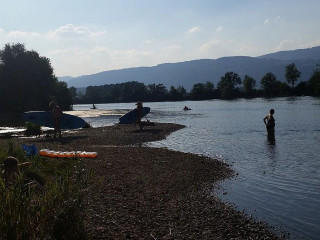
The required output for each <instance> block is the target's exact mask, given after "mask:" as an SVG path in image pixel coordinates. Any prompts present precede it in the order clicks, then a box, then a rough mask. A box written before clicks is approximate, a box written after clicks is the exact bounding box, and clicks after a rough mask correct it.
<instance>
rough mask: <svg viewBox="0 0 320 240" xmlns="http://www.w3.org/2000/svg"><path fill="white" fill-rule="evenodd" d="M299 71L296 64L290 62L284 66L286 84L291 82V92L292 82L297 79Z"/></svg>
mask: <svg viewBox="0 0 320 240" xmlns="http://www.w3.org/2000/svg"><path fill="white" fill-rule="evenodd" d="M300 75H301V73H300V71H299V70H298V69H297V67H296V65H295V64H294V63H291V64H289V65H287V66H286V74H285V76H286V79H287V82H288V84H291V86H292V93H293V94H294V83H295V82H296V81H297V80H298V78H299V77H300Z"/></svg>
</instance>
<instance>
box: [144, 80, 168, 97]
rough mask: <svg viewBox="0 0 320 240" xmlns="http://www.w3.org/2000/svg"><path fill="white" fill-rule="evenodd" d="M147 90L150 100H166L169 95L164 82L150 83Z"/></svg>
mask: <svg viewBox="0 0 320 240" xmlns="http://www.w3.org/2000/svg"><path fill="white" fill-rule="evenodd" d="M147 91H148V95H149V101H164V100H165V99H166V97H167V95H168V90H167V89H166V87H165V86H164V85H163V84H149V85H148V86H147Z"/></svg>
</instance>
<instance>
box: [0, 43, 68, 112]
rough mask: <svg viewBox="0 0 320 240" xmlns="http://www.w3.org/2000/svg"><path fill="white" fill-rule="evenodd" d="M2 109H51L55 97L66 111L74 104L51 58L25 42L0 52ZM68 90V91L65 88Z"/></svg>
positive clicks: (16, 110) (0, 100) (6, 47)
mask: <svg viewBox="0 0 320 240" xmlns="http://www.w3.org/2000/svg"><path fill="white" fill-rule="evenodd" d="M0 86H1V88H0V102H1V104H2V107H1V111H5V112H24V111H29V110H48V104H49V102H50V101H52V100H55V101H56V102H57V103H58V104H59V105H60V107H61V108H62V109H63V110H67V109H70V105H71V103H72V100H71V97H70V98H69V96H70V93H69V91H68V89H67V86H66V85H64V84H61V83H59V82H58V80H57V78H56V76H55V75H54V73H53V68H52V67H51V64H50V60H49V59H48V58H46V57H40V56H39V54H38V53H37V52H36V51H27V50H26V49H25V47H24V45H23V44H20V43H17V44H12V45H10V44H6V45H5V47H4V49H3V50H1V51H0ZM65 90H66V91H65Z"/></svg>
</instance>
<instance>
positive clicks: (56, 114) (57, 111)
mask: <svg viewBox="0 0 320 240" xmlns="http://www.w3.org/2000/svg"><path fill="white" fill-rule="evenodd" d="M49 107H50V108H51V109H52V118H53V126H54V135H53V137H54V138H56V135H57V132H58V134H59V137H60V138H61V137H62V136H61V129H60V121H61V116H62V110H61V108H60V107H59V106H57V105H56V104H55V103H54V102H50V104H49Z"/></svg>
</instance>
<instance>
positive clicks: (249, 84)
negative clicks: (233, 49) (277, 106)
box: [243, 75, 256, 95]
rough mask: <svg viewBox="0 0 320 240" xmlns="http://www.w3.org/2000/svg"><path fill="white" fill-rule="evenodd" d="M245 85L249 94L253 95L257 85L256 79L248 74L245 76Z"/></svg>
mask: <svg viewBox="0 0 320 240" xmlns="http://www.w3.org/2000/svg"><path fill="white" fill-rule="evenodd" d="M243 87H244V90H245V92H246V94H247V95H251V94H252V92H253V90H254V88H255V87H256V80H255V79H254V78H252V77H249V76H248V75H245V76H244V79H243Z"/></svg>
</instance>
